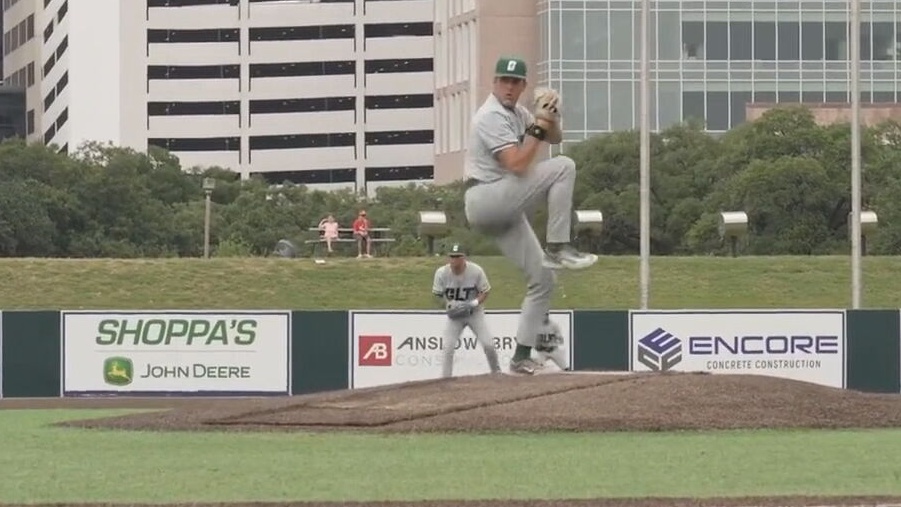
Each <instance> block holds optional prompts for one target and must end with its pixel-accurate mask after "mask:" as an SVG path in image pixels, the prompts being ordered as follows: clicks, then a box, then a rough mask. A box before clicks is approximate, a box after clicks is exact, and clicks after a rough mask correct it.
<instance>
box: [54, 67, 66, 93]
mask: <svg viewBox="0 0 901 507" xmlns="http://www.w3.org/2000/svg"><path fill="white" fill-rule="evenodd" d="M68 84H69V71H68V70H67V71H66V72H64V73H63V75H62V76H60V77H59V81H57V82H56V94H57V95H59V94H60V93H62V92H63V90H65V89H66V85H68Z"/></svg>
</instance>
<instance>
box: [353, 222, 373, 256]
mask: <svg viewBox="0 0 901 507" xmlns="http://www.w3.org/2000/svg"><path fill="white" fill-rule="evenodd" d="M369 228H370V222H369V219H368V218H366V210H360V214H359V215H358V216H357V219H356V220H354V225H353V229H354V238H355V239H356V240H357V258H358V259H360V258H362V257H372V237H371V236H370V235H369ZM364 242H365V243H366V253H365V254H364V253H363V243H364Z"/></svg>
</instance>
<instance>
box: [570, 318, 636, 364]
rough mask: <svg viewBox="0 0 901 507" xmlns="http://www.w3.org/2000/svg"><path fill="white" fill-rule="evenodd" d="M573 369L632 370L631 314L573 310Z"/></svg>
mask: <svg viewBox="0 0 901 507" xmlns="http://www.w3.org/2000/svg"><path fill="white" fill-rule="evenodd" d="M573 352H574V357H573V369H574V370H607V371H629V312H628V311H627V310H575V311H573Z"/></svg>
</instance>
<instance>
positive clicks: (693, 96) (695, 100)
mask: <svg viewBox="0 0 901 507" xmlns="http://www.w3.org/2000/svg"><path fill="white" fill-rule="evenodd" d="M682 120H683V121H689V120H700V121H701V122H703V123H704V124H706V115H705V114H704V92H682Z"/></svg>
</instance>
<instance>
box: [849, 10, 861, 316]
mask: <svg viewBox="0 0 901 507" xmlns="http://www.w3.org/2000/svg"><path fill="white" fill-rule="evenodd" d="M850 47H851V69H850V71H851V72H850V73H851V76H850V77H851V86H850V88H851V90H850V91H851V231H850V232H851V307H852V308H854V309H857V308H860V286H861V280H860V278H861V276H860V254H861V251H860V0H851V44H850Z"/></svg>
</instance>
